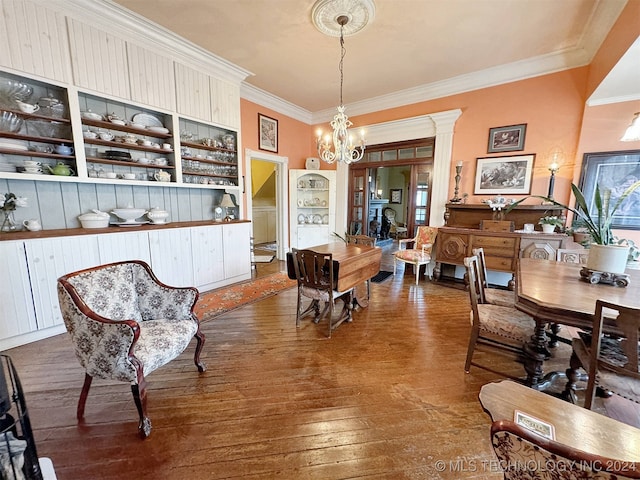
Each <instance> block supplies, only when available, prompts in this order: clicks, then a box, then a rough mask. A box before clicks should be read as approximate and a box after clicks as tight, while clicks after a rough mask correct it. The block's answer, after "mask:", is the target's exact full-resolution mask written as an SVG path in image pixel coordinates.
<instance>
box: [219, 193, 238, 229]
mask: <svg viewBox="0 0 640 480" xmlns="http://www.w3.org/2000/svg"><path fill="white" fill-rule="evenodd" d="M220 206H221V207H224V208H225V210H226V212H227V216H226V217H224V221H225V222H230V221H231V220H233V217H232V216H231V215H230V214H229V209H230V208H236V206H235V204H234V203H233V200H232V199H231V195H230V194H228V193H225V194H223V195H222V201H221V202H220Z"/></svg>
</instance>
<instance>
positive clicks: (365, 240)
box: [347, 235, 376, 247]
mask: <svg viewBox="0 0 640 480" xmlns="http://www.w3.org/2000/svg"><path fill="white" fill-rule="evenodd" d="M347 243H353V244H355V245H368V246H370V247H375V246H376V239H375V238H374V237H370V236H368V235H347Z"/></svg>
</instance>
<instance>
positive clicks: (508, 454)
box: [491, 419, 640, 480]
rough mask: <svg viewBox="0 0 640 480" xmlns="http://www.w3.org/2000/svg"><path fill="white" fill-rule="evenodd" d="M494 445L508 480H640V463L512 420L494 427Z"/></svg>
mask: <svg viewBox="0 0 640 480" xmlns="http://www.w3.org/2000/svg"><path fill="white" fill-rule="evenodd" d="M491 446H492V447H493V451H494V452H495V454H496V457H497V458H498V463H497V464H498V465H499V466H501V467H502V471H503V475H504V478H505V480H524V479H530V480H534V479H539V480H542V479H549V480H551V479H568V480H569V479H578V478H580V479H585V480H587V479H594V480H596V479H597V480H618V479H629V478H640V463H639V462H632V461H624V460H621V459H613V458H607V457H603V456H600V455H595V454H592V453H588V452H585V451H582V450H577V449H575V448H572V447H570V446H568V445H565V444H563V443H560V442H557V441H555V440H551V439H549V438H546V437H543V436H542V435H539V434H537V433H533V432H532V431H530V430H528V429H526V428H524V427H522V426H520V425H518V424H516V423H515V422H512V421H511V420H506V419H505V420H497V421H495V422H493V423H492V424H491Z"/></svg>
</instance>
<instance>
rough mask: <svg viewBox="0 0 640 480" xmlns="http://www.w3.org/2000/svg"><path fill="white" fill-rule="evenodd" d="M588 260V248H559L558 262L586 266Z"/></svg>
mask: <svg viewBox="0 0 640 480" xmlns="http://www.w3.org/2000/svg"><path fill="white" fill-rule="evenodd" d="M588 258H589V249H588V248H559V249H558V251H557V253H556V260H557V261H558V262H564V263H577V264H580V265H586V264H587V259H588Z"/></svg>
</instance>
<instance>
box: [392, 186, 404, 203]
mask: <svg viewBox="0 0 640 480" xmlns="http://www.w3.org/2000/svg"><path fill="white" fill-rule="evenodd" d="M390 196H391V198H390V199H389V203H402V189H401V188H398V189H395V188H392V189H391V195H390Z"/></svg>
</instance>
